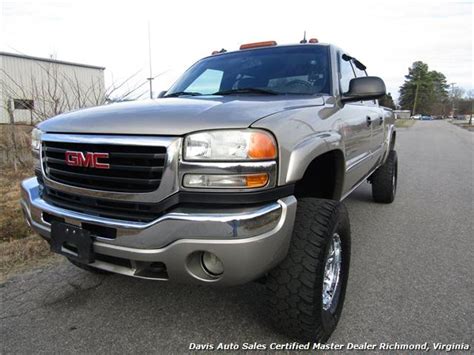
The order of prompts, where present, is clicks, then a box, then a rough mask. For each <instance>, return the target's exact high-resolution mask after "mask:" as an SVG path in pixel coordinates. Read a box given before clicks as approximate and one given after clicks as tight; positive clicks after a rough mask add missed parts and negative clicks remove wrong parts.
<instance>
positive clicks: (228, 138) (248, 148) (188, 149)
mask: <svg viewBox="0 0 474 355" xmlns="http://www.w3.org/2000/svg"><path fill="white" fill-rule="evenodd" d="M183 155H184V160H201V161H202V160H204V161H209V160H216V161H229V160H241V161H242V160H272V159H275V158H276V157H277V147H276V143H275V139H274V138H273V136H272V135H271V134H270V133H268V132H266V131H261V130H253V129H248V130H225V131H209V132H201V133H194V134H191V135H189V136H187V137H186V139H185V141H184V154H183Z"/></svg>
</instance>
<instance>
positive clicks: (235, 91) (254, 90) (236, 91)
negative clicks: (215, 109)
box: [211, 88, 280, 95]
mask: <svg viewBox="0 0 474 355" xmlns="http://www.w3.org/2000/svg"><path fill="white" fill-rule="evenodd" d="M232 94H261V95H279V94H280V93H279V92H276V91H273V90H270V89H259V88H240V89H230V90H222V91H217V92H215V93H213V94H211V95H232Z"/></svg>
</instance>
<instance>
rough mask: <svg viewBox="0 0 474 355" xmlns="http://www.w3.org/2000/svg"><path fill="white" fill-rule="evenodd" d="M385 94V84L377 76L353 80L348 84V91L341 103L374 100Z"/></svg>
mask: <svg viewBox="0 0 474 355" xmlns="http://www.w3.org/2000/svg"><path fill="white" fill-rule="evenodd" d="M385 93H386V89H385V83H384V82H383V80H382V79H380V78H379V77H377V76H365V77H361V78H354V79H352V80H351V81H350V82H349V91H348V92H346V93H344V94H343V95H342V97H341V101H342V102H351V101H364V100H375V99H379V98H381V97H382V96H384V95H385Z"/></svg>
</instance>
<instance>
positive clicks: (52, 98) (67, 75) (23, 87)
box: [0, 52, 105, 124]
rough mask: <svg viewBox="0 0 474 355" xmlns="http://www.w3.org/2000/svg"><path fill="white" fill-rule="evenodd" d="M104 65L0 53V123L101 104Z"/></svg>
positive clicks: (29, 120) (30, 120) (33, 119)
mask: <svg viewBox="0 0 474 355" xmlns="http://www.w3.org/2000/svg"><path fill="white" fill-rule="evenodd" d="M104 69H105V68H104V67H98V66H93V65H87V64H79V63H72V62H65V61H60V60H55V59H49V58H39V57H32V56H27V55H21V54H14V53H6V52H0V98H1V101H0V105H1V115H0V123H2V124H5V123H13V122H14V123H23V124H34V123H35V122H38V121H41V120H44V119H46V118H48V117H51V116H54V115H56V114H59V113H62V112H66V111H71V110H75V109H78V108H82V107H89V106H96V105H100V104H103V103H104V99H105V97H104V96H105V86H104Z"/></svg>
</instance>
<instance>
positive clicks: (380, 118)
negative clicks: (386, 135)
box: [379, 116, 383, 126]
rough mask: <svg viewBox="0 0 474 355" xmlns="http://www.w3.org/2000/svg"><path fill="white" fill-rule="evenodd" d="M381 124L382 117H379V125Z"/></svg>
mask: <svg viewBox="0 0 474 355" xmlns="http://www.w3.org/2000/svg"><path fill="white" fill-rule="evenodd" d="M382 124H383V117H382V116H380V117H379V125H380V126H381V125H382Z"/></svg>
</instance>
